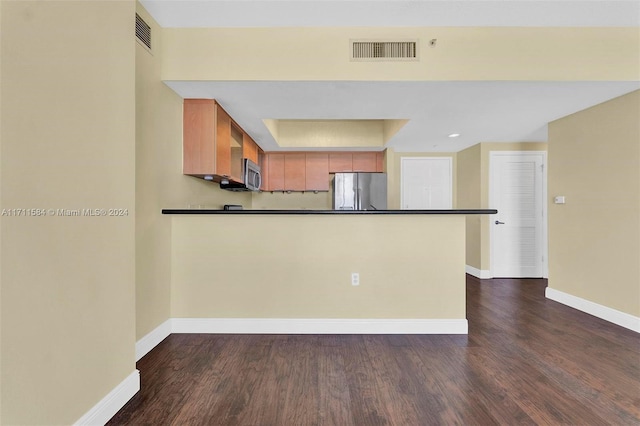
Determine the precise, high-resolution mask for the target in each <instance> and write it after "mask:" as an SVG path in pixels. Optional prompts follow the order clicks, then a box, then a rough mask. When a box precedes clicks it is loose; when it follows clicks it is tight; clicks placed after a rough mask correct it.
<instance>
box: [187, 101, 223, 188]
mask: <svg viewBox="0 0 640 426" xmlns="http://www.w3.org/2000/svg"><path fill="white" fill-rule="evenodd" d="M214 108H215V102H214V101H212V100H209V99H185V101H184V107H183V125H182V140H183V145H182V148H183V153H182V173H184V174H185V175H199V176H203V175H213V174H215V172H216V170H215V168H216V164H215V159H216V152H215V110H214Z"/></svg>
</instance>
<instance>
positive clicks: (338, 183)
mask: <svg viewBox="0 0 640 426" xmlns="http://www.w3.org/2000/svg"><path fill="white" fill-rule="evenodd" d="M333 209H334V210H386V209H387V175H386V173H336V174H335V177H334V178H333Z"/></svg>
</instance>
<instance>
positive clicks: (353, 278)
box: [351, 272, 360, 285]
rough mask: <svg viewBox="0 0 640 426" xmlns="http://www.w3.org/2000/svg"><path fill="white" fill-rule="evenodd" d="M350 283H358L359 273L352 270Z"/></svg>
mask: <svg viewBox="0 0 640 426" xmlns="http://www.w3.org/2000/svg"><path fill="white" fill-rule="evenodd" d="M351 285H360V274H359V273H357V272H354V273H352V274H351Z"/></svg>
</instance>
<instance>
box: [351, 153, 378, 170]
mask: <svg viewBox="0 0 640 426" xmlns="http://www.w3.org/2000/svg"><path fill="white" fill-rule="evenodd" d="M353 171H354V172H375V171H376V153H375V152H354V153H353Z"/></svg>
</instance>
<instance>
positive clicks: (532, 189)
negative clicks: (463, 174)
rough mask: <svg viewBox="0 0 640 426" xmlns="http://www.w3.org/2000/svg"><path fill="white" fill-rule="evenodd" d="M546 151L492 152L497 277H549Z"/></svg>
mask: <svg viewBox="0 0 640 426" xmlns="http://www.w3.org/2000/svg"><path fill="white" fill-rule="evenodd" d="M545 160H546V153H544V152H537V151H536V152H499V151H498V152H491V154H490V166H489V168H490V171H489V207H490V208H493V209H497V210H498V214H496V215H494V216H491V223H490V229H491V232H490V236H491V273H492V275H493V276H494V277H520V278H524V277H531V278H532V277H542V276H544V275H546V272H545V270H546V267H545V265H546V260H545V258H546V256H545V253H546V226H545V225H546V203H545V194H546V179H545V172H544V167H545Z"/></svg>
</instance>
